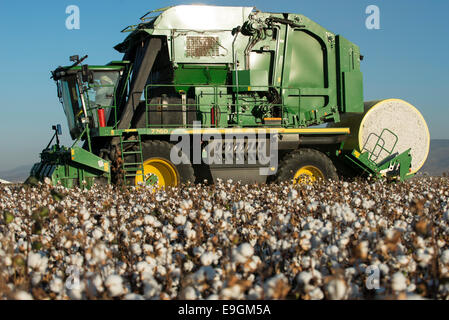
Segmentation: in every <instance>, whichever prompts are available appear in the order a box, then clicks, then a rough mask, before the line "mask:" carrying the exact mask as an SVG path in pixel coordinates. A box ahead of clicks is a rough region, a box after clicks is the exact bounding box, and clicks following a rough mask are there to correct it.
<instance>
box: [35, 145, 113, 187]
mask: <svg viewBox="0 0 449 320" xmlns="http://www.w3.org/2000/svg"><path fill="white" fill-rule="evenodd" d="M30 176H32V177H35V178H37V179H38V180H40V181H43V180H44V179H45V178H49V179H50V181H51V183H52V184H53V185H57V184H59V183H60V184H61V185H62V186H64V187H66V188H72V187H74V186H79V187H81V188H90V187H91V186H92V185H93V183H94V182H95V181H98V179H100V178H101V179H103V181H104V182H106V183H110V182H111V173H110V163H109V161H106V160H104V159H102V158H100V157H98V156H96V155H94V154H93V153H90V152H89V151H86V150H84V149H82V148H80V147H77V146H74V147H72V148H66V147H58V146H53V147H52V148H51V149H46V150H44V151H42V153H41V162H39V163H36V164H34V166H33V167H32V169H31V172H30Z"/></svg>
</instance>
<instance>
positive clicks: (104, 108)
mask: <svg viewBox="0 0 449 320" xmlns="http://www.w3.org/2000/svg"><path fill="white" fill-rule="evenodd" d="M78 61H79V62H81V61H80V60H78ZM123 69H124V66H123V64H122V65H120V64H119V65H117V64H114V63H110V64H108V65H105V66H87V65H83V66H79V65H73V66H69V67H59V68H57V69H56V70H55V71H53V72H52V74H53V79H54V80H55V81H56V84H57V88H58V97H59V100H60V101H61V103H62V106H63V109H64V112H65V115H66V117H67V123H68V127H69V131H70V135H71V137H72V139H78V138H81V135H82V134H83V132H84V130H85V128H86V123H88V124H89V127H90V128H98V127H99V126H100V119H99V114H100V116H101V117H103V114H104V119H103V120H104V122H105V123H108V121H116V112H115V107H116V105H117V103H116V94H115V93H116V89H117V85H118V82H119V79H120V75H121V74H123ZM99 110H101V112H99ZM111 115H112V116H111Z"/></svg>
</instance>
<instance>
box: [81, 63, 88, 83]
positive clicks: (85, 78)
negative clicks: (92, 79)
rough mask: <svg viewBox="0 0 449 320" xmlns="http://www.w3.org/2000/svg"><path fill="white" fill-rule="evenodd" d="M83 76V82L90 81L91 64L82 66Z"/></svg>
mask: <svg viewBox="0 0 449 320" xmlns="http://www.w3.org/2000/svg"><path fill="white" fill-rule="evenodd" d="M81 76H82V79H83V82H88V81H89V66H88V65H87V64H84V65H83V66H82V67H81Z"/></svg>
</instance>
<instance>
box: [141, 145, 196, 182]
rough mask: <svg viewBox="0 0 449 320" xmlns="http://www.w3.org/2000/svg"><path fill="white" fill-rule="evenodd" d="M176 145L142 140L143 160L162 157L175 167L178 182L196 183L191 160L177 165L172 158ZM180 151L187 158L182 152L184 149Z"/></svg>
mask: <svg viewBox="0 0 449 320" xmlns="http://www.w3.org/2000/svg"><path fill="white" fill-rule="evenodd" d="M174 147H175V146H174V145H173V144H171V143H169V142H167V141H160V140H149V141H145V142H142V155H143V162H145V161H147V160H150V159H151V158H162V159H164V160H165V161H167V162H169V163H170V164H171V165H172V166H173V167H174V168H175V170H176V172H177V174H178V178H179V181H178V184H187V183H194V182H195V175H194V171H193V167H192V165H191V164H190V162H189V164H183V163H180V164H178V165H175V164H174V163H173V162H172V161H171V160H170V152H171V150H172V148H174ZM179 152H180V153H179V155H180V156H181V155H182V157H183V158H187V156H186V155H185V154H181V152H182V151H179Z"/></svg>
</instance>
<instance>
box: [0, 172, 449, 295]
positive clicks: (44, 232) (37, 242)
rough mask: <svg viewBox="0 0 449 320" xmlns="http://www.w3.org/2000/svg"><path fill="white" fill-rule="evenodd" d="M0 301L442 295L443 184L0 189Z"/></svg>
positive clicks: (448, 248)
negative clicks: (154, 188) (163, 189)
mask: <svg viewBox="0 0 449 320" xmlns="http://www.w3.org/2000/svg"><path fill="white" fill-rule="evenodd" d="M0 213H1V215H0V297H1V299H132V300H139V299H448V298H449V245H448V244H449V180H448V179H447V178H430V177H428V178H419V179H413V180H411V181H408V182H405V183H397V184H394V183H393V184H388V183H385V182H380V181H378V182H370V181H363V182H361V181H358V182H357V181H356V182H344V181H339V182H327V183H322V184H315V185H288V184H280V185H276V184H272V185H240V184H238V183H235V182H232V181H227V182H220V183H217V184H215V185H188V186H183V187H180V188H174V189H168V190H166V191H162V190H153V189H145V188H138V189H134V188H133V189H125V190H119V189H117V188H114V187H112V186H107V187H104V186H101V187H100V186H94V187H93V188H92V189H91V190H89V191H87V190H85V191H82V190H80V189H73V190H67V189H64V188H62V187H52V186H50V185H47V184H38V185H35V186H33V187H30V186H22V185H0Z"/></svg>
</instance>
